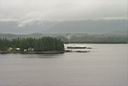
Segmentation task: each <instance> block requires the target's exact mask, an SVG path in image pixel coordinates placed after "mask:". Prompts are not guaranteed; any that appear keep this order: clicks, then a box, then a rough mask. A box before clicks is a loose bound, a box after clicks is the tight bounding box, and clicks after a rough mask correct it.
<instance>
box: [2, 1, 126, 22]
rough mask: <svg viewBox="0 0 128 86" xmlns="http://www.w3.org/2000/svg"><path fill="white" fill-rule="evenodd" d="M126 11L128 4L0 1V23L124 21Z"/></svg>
mask: <svg viewBox="0 0 128 86" xmlns="http://www.w3.org/2000/svg"><path fill="white" fill-rule="evenodd" d="M127 8H128V0H0V20H1V21H13V20H14V21H15V20H18V21H24V22H29V21H35V20H41V21H65V20H86V19H120V18H124V19H125V18H127V17H128V14H127V13H128V11H127Z"/></svg>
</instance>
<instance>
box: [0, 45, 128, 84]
mask: <svg viewBox="0 0 128 86" xmlns="http://www.w3.org/2000/svg"><path fill="white" fill-rule="evenodd" d="M87 46H91V47H92V48H93V49H91V52H89V53H75V52H73V53H65V54H58V55H36V54H35V55H21V54H7V55H0V86H128V44H87Z"/></svg>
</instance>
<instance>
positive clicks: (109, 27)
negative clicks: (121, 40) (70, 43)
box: [0, 20, 128, 34]
mask: <svg viewBox="0 0 128 86" xmlns="http://www.w3.org/2000/svg"><path fill="white" fill-rule="evenodd" d="M0 32H1V33H16V34H30V33H89V34H91V33H92V34H104V33H124V34H126V33H127V32H128V20H81V21H52V22H51V21H33V22H29V23H26V24H25V23H23V24H22V23H19V22H17V21H8V22H7V21H6V22H5V21H4V22H3V21H0Z"/></svg>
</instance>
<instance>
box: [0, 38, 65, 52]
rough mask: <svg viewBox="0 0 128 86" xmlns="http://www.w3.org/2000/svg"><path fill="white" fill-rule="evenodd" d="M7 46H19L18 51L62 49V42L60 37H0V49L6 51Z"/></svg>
mask: <svg viewBox="0 0 128 86" xmlns="http://www.w3.org/2000/svg"><path fill="white" fill-rule="evenodd" d="M9 48H12V49H16V48H19V49H20V51H24V50H25V49H26V50H27V49H33V50H34V51H63V50H64V43H63V41H61V40H60V39H57V38H52V37H43V38H39V39H35V38H17V39H12V40H8V39H0V51H7V50H8V49H9Z"/></svg>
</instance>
